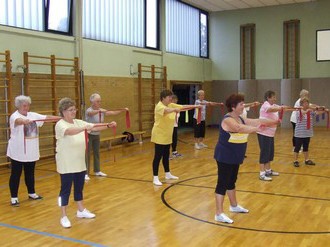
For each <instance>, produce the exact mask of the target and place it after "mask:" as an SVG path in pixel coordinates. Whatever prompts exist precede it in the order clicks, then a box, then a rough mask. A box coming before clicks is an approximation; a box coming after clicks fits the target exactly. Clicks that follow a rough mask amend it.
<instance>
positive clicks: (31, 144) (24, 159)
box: [7, 95, 59, 207]
mask: <svg viewBox="0 0 330 247" xmlns="http://www.w3.org/2000/svg"><path fill="white" fill-rule="evenodd" d="M30 105H31V98H30V97H28V96H24V95H20V96H17V97H16V98H15V106H16V108H17V111H15V112H14V113H13V114H12V115H11V116H10V119H9V122H10V139H9V141H8V147H7V156H8V157H9V158H10V160H11V175H10V179H9V188H10V194H11V202H10V203H11V205H12V206H16V207H18V206H19V204H20V203H19V200H18V188H19V182H20V178H21V174H22V170H23V168H24V175H25V184H26V187H27V191H28V198H29V199H31V200H40V199H42V197H41V196H40V195H38V194H36V193H35V187H34V185H35V180H34V170H35V164H36V161H37V160H39V158H40V154H39V135H38V128H39V127H41V126H42V125H43V123H44V122H43V121H40V120H45V119H50V118H54V119H55V120H57V119H59V118H58V117H56V116H46V115H41V114H38V113H35V112H29V110H30ZM35 120H38V121H35Z"/></svg>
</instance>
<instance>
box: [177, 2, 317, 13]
mask: <svg viewBox="0 0 330 247" xmlns="http://www.w3.org/2000/svg"><path fill="white" fill-rule="evenodd" d="M314 1H317V0H183V2H186V3H188V4H190V5H193V6H195V7H198V8H200V9H203V10H206V11H208V12H215V11H224V10H234V9H247V8H257V7H266V6H275V5H282V4H295V3H305V2H314Z"/></svg>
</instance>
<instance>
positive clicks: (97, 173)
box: [95, 171, 107, 177]
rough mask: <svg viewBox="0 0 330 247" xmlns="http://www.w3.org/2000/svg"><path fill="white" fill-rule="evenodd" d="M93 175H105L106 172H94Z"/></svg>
mask: <svg viewBox="0 0 330 247" xmlns="http://www.w3.org/2000/svg"><path fill="white" fill-rule="evenodd" d="M95 175H96V176H100V177H106V176H107V174H105V173H103V172H101V171H100V172H95Z"/></svg>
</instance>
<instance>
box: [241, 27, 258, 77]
mask: <svg viewBox="0 0 330 247" xmlns="http://www.w3.org/2000/svg"><path fill="white" fill-rule="evenodd" d="M240 29H241V38H240V39H241V79H242V80H244V79H255V24H247V25H242V26H241V28H240Z"/></svg>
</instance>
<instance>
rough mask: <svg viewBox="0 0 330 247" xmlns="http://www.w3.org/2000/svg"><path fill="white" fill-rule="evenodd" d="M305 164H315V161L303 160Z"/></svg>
mask: <svg viewBox="0 0 330 247" xmlns="http://www.w3.org/2000/svg"><path fill="white" fill-rule="evenodd" d="M305 165H309V166H315V163H314V162H313V161H311V160H306V161H305Z"/></svg>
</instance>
